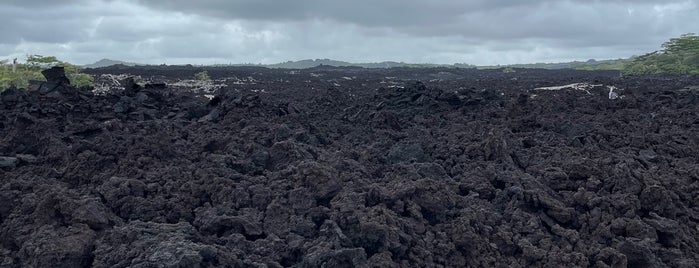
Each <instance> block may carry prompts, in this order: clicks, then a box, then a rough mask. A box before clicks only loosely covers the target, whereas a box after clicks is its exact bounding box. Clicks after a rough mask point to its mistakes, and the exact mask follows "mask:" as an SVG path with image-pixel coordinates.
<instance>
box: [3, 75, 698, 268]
mask: <svg viewBox="0 0 699 268" xmlns="http://www.w3.org/2000/svg"><path fill="white" fill-rule="evenodd" d="M198 71H201V68H195V67H169V68H166V67H141V68H125V67H112V68H104V69H97V70H89V72H91V73H92V74H95V75H99V74H103V73H112V74H121V73H129V74H134V75H140V76H143V77H151V78H152V77H159V79H161V80H162V81H154V82H168V81H170V80H175V79H178V78H182V79H185V78H190V77H192V76H193V74H194V73H196V72H198ZM208 72H209V75H211V77H212V78H214V79H227V81H228V85H229V86H228V87H227V88H224V89H222V90H220V91H219V92H217V93H216V94H215V97H214V98H213V99H211V100H209V99H207V98H206V97H204V96H200V95H197V94H195V93H193V92H186V91H183V90H173V89H170V88H169V87H167V86H165V85H163V84H155V85H148V86H145V85H142V86H139V85H137V84H133V83H122V85H124V86H125V87H126V88H125V89H124V90H116V91H113V92H111V93H107V94H106V95H94V94H92V93H91V92H90V91H88V90H87V89H75V88H72V87H70V86H69V85H66V83H65V80H64V79H63V78H62V77H61V75H60V74H56V73H55V72H51V73H49V75H50V76H51V79H50V80H51V81H49V82H47V83H44V84H42V85H40V86H37V87H35V88H34V90H30V91H25V90H16V89H8V90H5V91H4V92H2V93H1V94H0V96H1V102H0V267H91V266H94V267H214V266H224V267H522V266H546V267H589V266H592V267H626V266H628V267H697V266H699V239H698V237H699V134H697V133H699V87H698V86H697V85H699V78H698V77H696V76H695V77H634V78H620V77H618V74H617V73H616V72H576V71H544V70H519V69H517V70H516V72H514V73H503V71H502V70H482V71H478V70H466V69H400V68H399V69H389V70H364V69H356V68H329V67H321V68H315V69H308V70H295V71H289V70H267V69H262V68H210V69H208ZM243 78H244V79H243ZM168 79H170V80H168ZM234 81H236V82H237V83H233V82H234ZM417 81H421V82H417ZM578 82H580V83H589V84H594V85H596V86H589V87H588V88H586V89H573V88H566V89H561V90H535V88H538V87H549V86H560V85H565V84H571V83H578ZM607 86H615V87H617V88H618V89H616V91H614V93H615V94H619V95H621V96H622V97H621V98H616V99H610V98H609V88H608V87H607Z"/></svg>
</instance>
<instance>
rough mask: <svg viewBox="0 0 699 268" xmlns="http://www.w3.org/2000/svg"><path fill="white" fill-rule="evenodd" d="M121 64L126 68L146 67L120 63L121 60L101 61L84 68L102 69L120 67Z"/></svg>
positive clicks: (131, 63)
mask: <svg viewBox="0 0 699 268" xmlns="http://www.w3.org/2000/svg"><path fill="white" fill-rule="evenodd" d="M119 64H121V65H126V66H136V65H144V64H138V63H133V62H126V61H120V60H110V59H101V60H98V61H97V62H95V63H93V64H88V65H85V66H83V67H85V68H101V67H109V66H113V65H119Z"/></svg>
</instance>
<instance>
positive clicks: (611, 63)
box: [84, 57, 633, 70]
mask: <svg viewBox="0 0 699 268" xmlns="http://www.w3.org/2000/svg"><path fill="white" fill-rule="evenodd" d="M632 60H633V57H632V58H629V59H614V60H594V59H591V60H587V61H572V62H559V63H529V64H509V65H490V66H476V65H472V64H466V63H454V64H434V63H405V62H395V61H383V62H372V63H351V62H346V61H339V60H332V59H306V60H298V61H286V62H281V63H275V64H216V65H211V66H257V67H266V68H274V69H308V68H314V67H318V66H321V65H324V66H334V67H362V68H395V67H413V68H434V67H446V68H478V69H496V68H505V67H511V68H540V69H551V70H555V69H568V68H569V69H579V70H621V69H622V68H623V66H624V64H626V63H629V62H631V61H632ZM118 64H121V65H126V66H136V65H147V64H138V63H132V62H125V61H119V60H110V59H101V60H99V61H98V62H95V63H93V64H88V65H85V66H84V67H86V68H100V67H109V66H112V65H118Z"/></svg>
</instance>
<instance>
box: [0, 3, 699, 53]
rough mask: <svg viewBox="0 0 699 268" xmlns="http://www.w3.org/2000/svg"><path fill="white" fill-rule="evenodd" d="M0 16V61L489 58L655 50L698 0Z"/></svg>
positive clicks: (6, 12) (78, 9)
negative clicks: (47, 58)
mask: <svg viewBox="0 0 699 268" xmlns="http://www.w3.org/2000/svg"><path fill="white" fill-rule="evenodd" d="M0 16H2V20H3V23H0V34H2V37H0V59H6V58H11V57H19V58H20V60H21V59H23V58H24V57H25V56H26V55H27V54H41V55H55V56H57V57H59V59H61V60H65V61H69V62H73V63H77V64H87V63H92V62H95V61H97V60H99V59H102V58H109V59H118V60H125V61H133V62H139V63H152V64H161V63H167V64H183V63H193V64H213V63H276V62H282V61H287V60H300V59H309V58H311V59H315V58H331V59H337V60H344V61H350V62H377V61H389V60H390V61H405V62H414V63H423V62H425V63H426V62H429V63H471V64H478V65H490V64H511V63H531V62H560V61H570V60H587V59H591V58H595V59H609V58H620V57H629V56H632V55H640V54H643V53H646V52H650V51H654V50H657V49H659V46H660V44H661V43H662V42H664V41H666V40H667V39H669V38H671V37H677V36H679V35H681V34H684V33H689V32H698V31H699V19H697V17H699V0H664V1H663V0H655V1H654V0H432V1H429V0H352V1H332V0H274V1H265V0H230V1H227V0H153V1H149V0H75V1H69V0H45V1H39V0H2V2H0Z"/></svg>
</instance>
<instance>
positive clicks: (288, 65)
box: [255, 59, 476, 69]
mask: <svg viewBox="0 0 699 268" xmlns="http://www.w3.org/2000/svg"><path fill="white" fill-rule="evenodd" d="M320 65H326V66H334V67H362V68H394V67H423V68H424V67H459V68H475V67H476V66H475V65H470V64H464V63H456V64H432V63H405V62H395V61H382V62H370V63H351V62H346V61H338V60H331V59H315V60H311V59H307V60H299V61H287V62H282V63H276V64H267V65H255V66H262V67H267V68H280V69H307V68H313V67H318V66H320Z"/></svg>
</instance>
